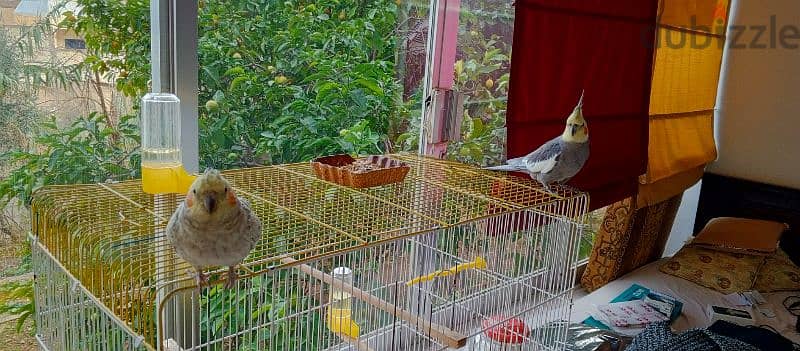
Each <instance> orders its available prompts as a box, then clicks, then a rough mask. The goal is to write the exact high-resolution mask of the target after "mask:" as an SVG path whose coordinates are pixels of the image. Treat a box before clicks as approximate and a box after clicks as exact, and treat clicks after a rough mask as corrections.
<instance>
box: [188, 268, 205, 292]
mask: <svg viewBox="0 0 800 351" xmlns="http://www.w3.org/2000/svg"><path fill="white" fill-rule="evenodd" d="M186 273H188V274H189V275H190V276H192V277H193V278H194V281H195V283H197V288H198V289H202V288H203V287H205V286H208V274H205V273H203V270H202V269H195V270H194V271H192V270H191V269H187V270H186Z"/></svg>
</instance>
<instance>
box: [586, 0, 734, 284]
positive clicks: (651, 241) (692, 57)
mask: <svg viewBox="0 0 800 351" xmlns="http://www.w3.org/2000/svg"><path fill="white" fill-rule="evenodd" d="M728 8H729V3H728V0H662V1H661V3H660V4H659V15H658V26H657V27H658V30H657V37H656V43H657V47H656V51H655V59H654V67H653V76H652V79H653V81H652V88H651V91H650V109H649V111H650V113H649V114H650V119H649V143H648V162H647V173H646V174H644V175H643V176H641V177H640V178H639V183H640V184H639V191H638V194H637V196H635V197H633V198H630V199H626V200H624V201H621V202H618V203H616V204H614V205H612V206H610V207H609V208H608V210H607V212H606V216H605V218H604V220H603V224H602V227H601V228H600V230H599V231H598V233H597V234H596V236H595V239H594V240H595V241H594V248H593V251H592V254H591V256H590V258H589V264H588V266H587V268H586V271H585V272H584V275H583V276H582V278H581V284H582V285H583V286H584V288H585V289H586V290H588V291H592V290H595V289H597V288H599V287H601V286H603V285H605V284H606V283H608V282H610V281H612V280H614V279H616V278H618V277H619V276H621V275H623V274H625V273H627V272H629V271H631V270H634V269H636V268H638V267H640V266H642V265H644V264H647V263H649V262H652V261H653V260H656V259H658V258H660V257H661V254H662V253H663V251H664V245H665V244H666V240H667V238H668V237H669V233H670V231H671V228H672V224H673V222H674V219H675V214H676V213H677V211H678V207H679V205H680V200H681V196H682V195H683V191H684V190H686V189H687V188H689V187H691V186H692V185H694V184H695V183H697V181H698V180H700V178H701V177H702V176H703V170H704V168H705V165H706V164H707V163H709V162H711V161H713V160H714V159H716V156H717V153H716V146H715V143H714V131H713V125H714V107H715V102H716V97H717V83H718V81H719V71H720V63H721V61H722V51H723V48H724V45H725V24H726V21H727V13H728Z"/></svg>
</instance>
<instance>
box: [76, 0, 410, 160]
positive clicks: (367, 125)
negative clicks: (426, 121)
mask: <svg viewBox="0 0 800 351" xmlns="http://www.w3.org/2000/svg"><path fill="white" fill-rule="evenodd" d="M78 3H79V4H80V5H81V6H82V10H81V11H80V12H79V13H75V14H73V13H67V14H66V15H65V19H64V21H63V22H62V25H63V26H64V27H65V28H69V29H74V30H75V31H77V32H78V33H79V34H81V35H82V36H83V37H85V38H86V45H87V50H88V52H89V56H88V58H87V59H86V61H85V62H84V66H85V67H86V68H88V69H91V70H92V71H94V72H96V73H98V74H102V75H103V76H105V77H106V79H109V80H114V81H115V82H116V87H117V89H118V90H120V91H122V92H123V93H125V94H126V95H128V96H130V97H131V98H134V99H136V98H138V97H139V96H141V95H142V94H144V92H146V91H147V90H148V86H147V81H148V77H149V70H150V66H149V52H150V50H149V35H148V33H149V23H148V21H147V20H148V14H149V12H148V2H147V1H142V0H135V1H106V0H79V1H78ZM395 12H396V5H395V2H394V1H391V0H381V1H360V0H319V1H315V2H307V1H299V0H294V1H285V2H282V3H281V2H273V1H231V2H229V1H201V2H200V15H199V16H200V17H199V43H198V44H199V47H198V55H199V60H200V82H199V88H200V106H199V108H200V139H201V152H200V154H201V155H202V160H201V163H202V164H203V165H204V166H213V167H217V168H230V167H243V166H252V165H258V164H265V163H285V162H296V161H302V160H308V159H310V158H313V157H316V156H319V155H325V154H332V153H340V152H349V153H379V152H382V151H383V149H384V147H385V142H386V135H387V134H388V129H389V125H390V123H391V121H392V120H396V119H397V118H399V117H398V113H397V111H398V109H397V108H395V107H396V106H397V102H396V101H395V96H396V91H397V89H399V86H398V84H397V82H396V79H395V76H394V62H393V60H394V54H395V44H394V41H395V40H394V37H395V35H394V26H395ZM350 129H353V131H351V130H350ZM352 133H361V134H364V133H369V135H368V136H366V137H367V139H370V140H375V139H377V140H378V141H377V142H374V143H373V142H369V143H360V142H355V143H354V142H352V140H347V135H351V134H352Z"/></svg>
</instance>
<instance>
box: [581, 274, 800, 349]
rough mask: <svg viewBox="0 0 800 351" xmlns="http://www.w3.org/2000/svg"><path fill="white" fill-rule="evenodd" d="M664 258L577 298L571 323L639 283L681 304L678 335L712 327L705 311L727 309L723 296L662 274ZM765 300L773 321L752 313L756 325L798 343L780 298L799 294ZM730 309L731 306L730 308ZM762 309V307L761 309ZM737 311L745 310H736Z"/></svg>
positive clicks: (791, 318) (676, 327) (799, 338)
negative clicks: (681, 332)
mask: <svg viewBox="0 0 800 351" xmlns="http://www.w3.org/2000/svg"><path fill="white" fill-rule="evenodd" d="M664 261H665V259H662V260H660V261H656V262H653V263H651V264H648V265H646V266H643V267H641V268H639V269H637V270H635V271H633V272H631V273H629V274H627V275H625V276H623V277H621V278H619V279H617V280H615V281H613V282H611V283H609V284H607V285H605V286H603V287H602V288H600V289H597V290H596V291H594V292H592V293H590V294H588V295H586V296H584V297H580V298H576V299H575V301H574V305H573V309H572V317H571V320H572V321H573V322H581V321H583V320H584V319H586V318H587V317H589V316H590V315H592V314H596V313H597V312H596V311H597V310H596V306H598V305H602V304H607V303H608V302H609V301H611V300H612V299H614V298H615V297H616V296H617V295H619V294H620V293H621V292H623V291H624V290H625V289H627V288H628V287H630V286H631V284H634V283H635V284H639V285H641V286H644V287H647V288H649V289H651V290H656V291H660V292H663V293H666V294H669V295H672V296H674V297H676V298H678V299H679V300H681V301H683V311H682V314H681V316H680V317H678V319H676V320H675V322H673V323H672V328H673V329H674V330H675V331H676V332H680V331H683V330H686V329H690V328H705V327H708V326H709V325H711V320H710V319H709V318H708V315H707V314H706V311H707V309H708V305H710V304H714V305H718V306H728V305H729V304H728V303H727V302H726V301H725V298H724V295H723V294H722V293H719V292H716V291H714V290H711V289H708V288H704V287H702V286H700V285H697V284H695V283H692V282H690V281H687V280H684V279H681V278H678V277H675V276H672V275H669V274H664V273H662V272H661V271H659V270H658V267H659V266H661V264H663V263H664ZM762 295H763V296H764V298H765V299H766V300H767V303H766V305H764V306H763V307H766V308H770V309H772V311H774V312H775V317H774V318H768V317H766V316H764V315H763V314H761V313H759V312H757V311H752V310H751V313H752V314H753V315H754V316H755V320H756V325H768V326H770V327H772V328H774V329H775V330H776V331H778V332H779V333H780V334H781V335H783V336H785V337H786V338H789V339H790V340H792V341H794V342H796V343H800V334H798V333H797V332H796V331H795V321H796V317H794V316H793V315H792V314H791V313H789V312H788V311H787V310H786V309H785V308H784V307H783V299H784V298H786V297H787V296H789V295H800V292H797V291H796V292H778V293H766V294H762ZM730 307H733V306H730ZM763 307H762V308H763ZM739 308H740V309H744V308H742V307H739ZM639 331H641V329H639V330H636V329H631V330H628V331H626V332H625V333H624V334H628V335H635V334H638V332H639Z"/></svg>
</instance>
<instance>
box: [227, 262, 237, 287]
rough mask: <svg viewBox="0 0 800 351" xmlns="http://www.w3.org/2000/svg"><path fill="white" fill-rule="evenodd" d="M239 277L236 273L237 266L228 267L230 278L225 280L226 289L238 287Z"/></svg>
mask: <svg viewBox="0 0 800 351" xmlns="http://www.w3.org/2000/svg"><path fill="white" fill-rule="evenodd" d="M238 279H239V275H238V273H236V266H230V267H228V279H227V280H225V288H226V289H233V288H235V287H236V281H237V280H238Z"/></svg>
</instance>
